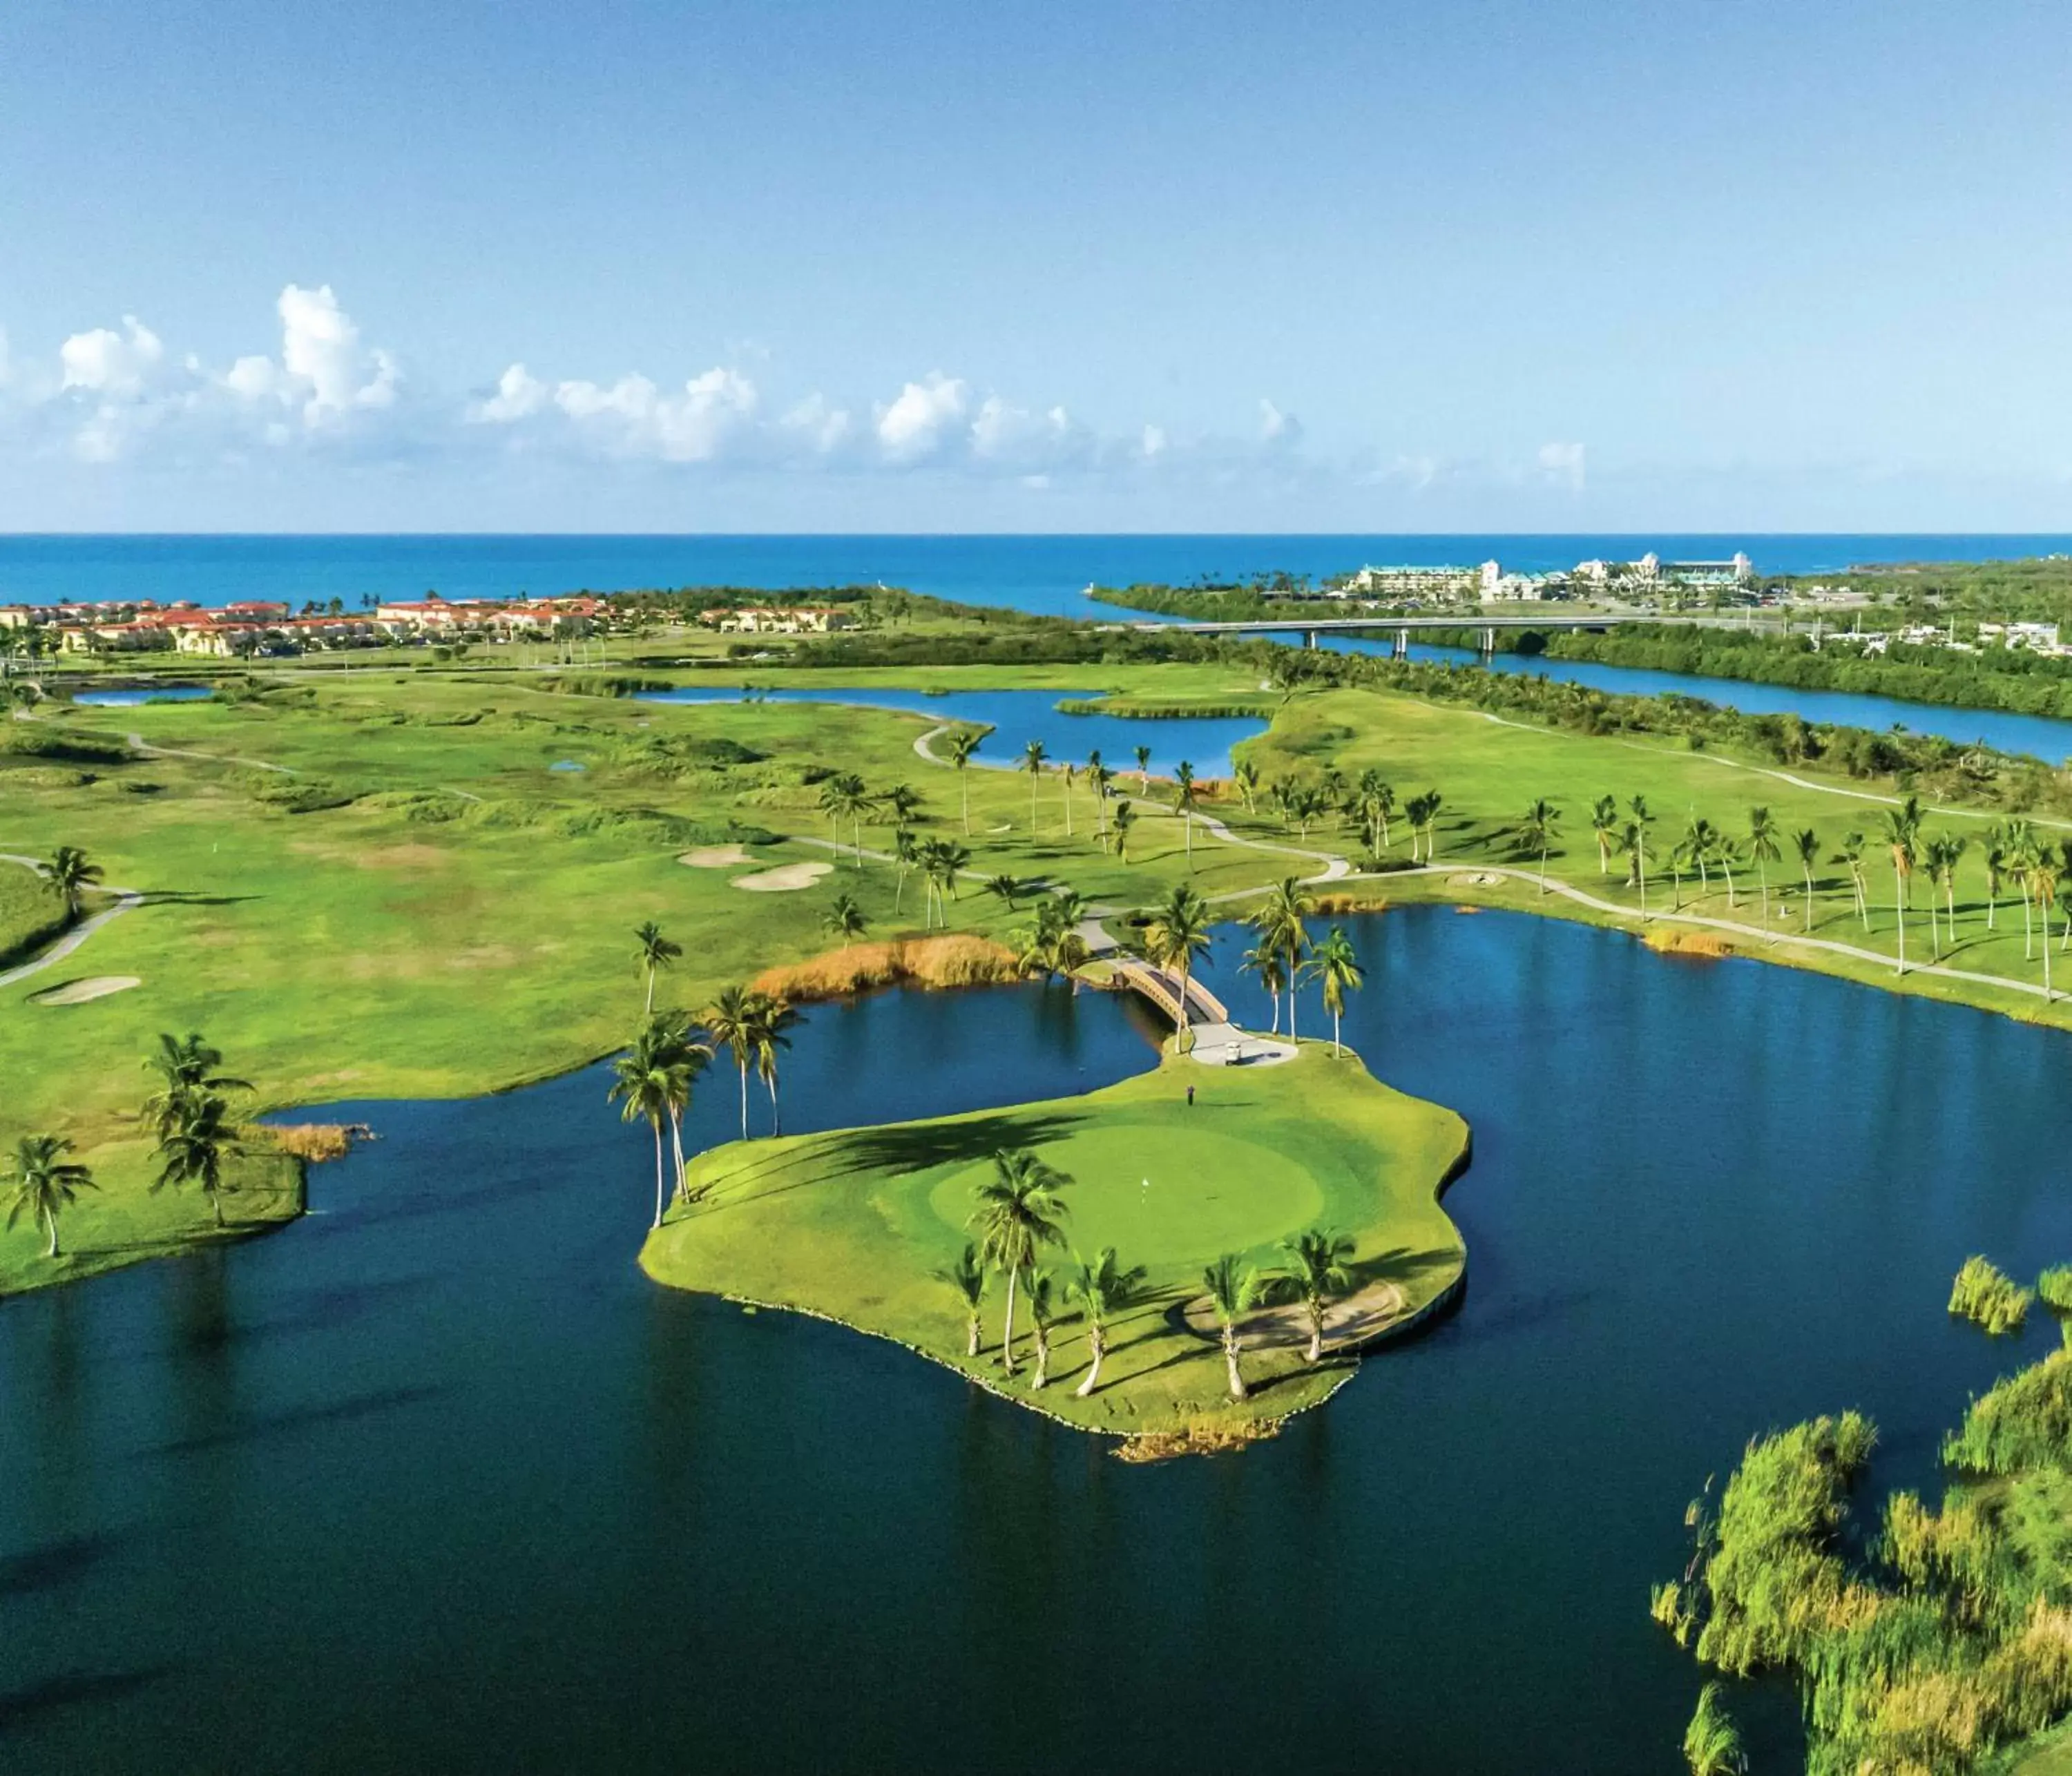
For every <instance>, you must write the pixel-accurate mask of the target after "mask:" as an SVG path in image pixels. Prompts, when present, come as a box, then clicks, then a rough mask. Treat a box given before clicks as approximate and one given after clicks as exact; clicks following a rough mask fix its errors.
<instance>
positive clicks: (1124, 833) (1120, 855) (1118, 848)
mask: <svg viewBox="0 0 2072 1776" xmlns="http://www.w3.org/2000/svg"><path fill="white" fill-rule="evenodd" d="M1114 824H1115V861H1116V862H1117V863H1127V862H1128V861H1129V858H1128V854H1127V853H1128V847H1129V829H1130V828H1132V827H1133V826H1134V825H1136V824H1137V810H1136V808H1133V806H1131V804H1129V803H1128V802H1127V801H1118V802H1117V803H1116V804H1115V822H1114Z"/></svg>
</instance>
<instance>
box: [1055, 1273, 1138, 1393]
mask: <svg viewBox="0 0 2072 1776" xmlns="http://www.w3.org/2000/svg"><path fill="white" fill-rule="evenodd" d="M1073 1260H1074V1262H1075V1264H1077V1265H1078V1266H1079V1268H1078V1269H1077V1270H1076V1271H1075V1272H1074V1273H1073V1275H1072V1276H1071V1279H1070V1280H1069V1281H1067V1283H1066V1285H1065V1293H1067V1296H1069V1297H1071V1299H1072V1300H1074V1301H1077V1302H1078V1303H1079V1312H1080V1314H1081V1316H1082V1317H1083V1318H1084V1319H1085V1321H1086V1322H1087V1374H1086V1379H1084V1380H1083V1381H1082V1382H1081V1383H1079V1386H1078V1387H1075V1388H1074V1389H1073V1390H1072V1392H1074V1393H1075V1394H1076V1395H1077V1396H1079V1398H1080V1399H1081V1400H1084V1399H1085V1398H1086V1397H1087V1395H1089V1394H1091V1392H1093V1391H1094V1389H1095V1388H1096V1387H1098V1386H1099V1385H1100V1367H1101V1359H1102V1358H1104V1357H1105V1356H1106V1355H1108V1325H1109V1322H1111V1321H1112V1319H1113V1318H1115V1316H1116V1315H1117V1314H1119V1313H1123V1312H1124V1311H1125V1310H1126V1309H1128V1308H1129V1307H1131V1306H1132V1305H1134V1303H1135V1301H1136V1300H1137V1294H1138V1292H1139V1291H1140V1290H1141V1289H1142V1287H1143V1285H1144V1275H1145V1272H1144V1267H1143V1266H1142V1265H1141V1264H1140V1265H1137V1266H1136V1267H1135V1268H1132V1269H1129V1270H1124V1268H1122V1267H1121V1266H1120V1264H1117V1263H1116V1257H1115V1248H1114V1247H1113V1246H1103V1247H1102V1248H1101V1249H1100V1251H1099V1252H1096V1253H1095V1254H1094V1261H1093V1262H1092V1263H1091V1264H1088V1263H1087V1261H1086V1260H1085V1259H1083V1258H1081V1257H1079V1256H1078V1254H1076V1253H1075V1254H1074V1255H1073Z"/></svg>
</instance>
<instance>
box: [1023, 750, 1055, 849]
mask: <svg viewBox="0 0 2072 1776" xmlns="http://www.w3.org/2000/svg"><path fill="white" fill-rule="evenodd" d="M1048 756H1049V754H1047V753H1046V751H1045V750H1044V746H1043V742H1042V741H1041V740H1031V741H1030V742H1029V744H1028V745H1027V746H1024V747H1023V748H1022V769H1023V770H1024V771H1027V772H1028V773H1029V836H1030V837H1031V838H1032V839H1033V838H1034V837H1035V836H1036V786H1037V785H1038V783H1041V782H1042V778H1043V761H1044V759H1046V757H1048Z"/></svg>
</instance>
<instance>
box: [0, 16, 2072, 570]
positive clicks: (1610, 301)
mask: <svg viewBox="0 0 2072 1776" xmlns="http://www.w3.org/2000/svg"><path fill="white" fill-rule="evenodd" d="M427 14H435V15H436V16H435V17H434V18H433V19H432V21H431V22H430V23H427V17H426V15H427ZM2068 76H2072V32H2068V31H2066V29H2065V28H2064V20H2063V15H2062V8H2058V7H2054V6H2045V5H2041V4H2012V3H2004V0H1974V3H1971V4H1967V6H1963V7H1961V8H1960V7H1955V6H1948V5H1947V4H1936V5H1927V4H1920V3H1914V0H1885V3H1883V4H1878V5H1869V4H1863V5H1859V4H1855V3H1851V0H1844V3H1835V4H1819V3H1815V4H1812V5H1805V4H1801V5H1797V6H1782V5H1772V4H1767V3H1758V0H1714V3H1712V4H1708V5H1707V6H1702V7H1699V6H1678V5H1672V4H1664V3H1660V0H1656V3H1651V4H1638V3H1634V0H1591V3H1589V4H1587V5H1585V4H1581V3H1576V0H1530V3H1528V0H1449V3H1446V4H1443V5H1441V4H1437V3H1432V4H1425V5H1419V6H1409V5H1403V4H1390V3H1387V0H1366V3H1363V4H1339V3H1338V0H1309V3H1308V4H1305V5H1304V6H1300V7H1289V8H1261V7H1259V6H1256V5H1252V6H1236V5H1226V4H1223V3H1222V0H1194V3H1191V4H1186V5H1170V6H1165V5H1159V6H1153V5H1138V6H1116V5H1114V4H1113V3H1112V0H1109V3H1108V4H1104V5H1083V4H1079V3H1077V0H1067V3H1053V4H1051V5H1049V6H1043V7H1022V8H1015V9H1008V8H1005V7H974V6H968V5H964V6H952V5H934V4H919V3H892V0H849V3H848V4H844V5H840V6H837V5H815V6H796V5H795V6H788V7H784V6H771V5H767V4H765V5H760V6H750V5H736V4H706V5H701V6H684V5H682V4H680V3H677V4H668V3H649V0H622V3H619V4H615V5H611V6H597V5H592V6H578V5H570V4H567V3H565V0H564V3H557V4H552V5H549V4H540V3H537V0H502V3H499V4H495V5H491V4H481V3H461V4H446V5H442V6H437V7H434V8H426V7H424V6H405V5H402V4H372V3H363V4H352V5H339V4H331V5H322V4H311V5H305V6H280V5H279V4H277V0H268V3H267V4H264V5H260V4H255V3H253V0H210V3H209V4H208V5H207V6H202V5H199V4H197V3H195V0H172V3H156V4H153V5H150V6H145V5H142V4H136V3H125V0H103V3H102V4H101V5H99V6H94V7H90V8H89V7H80V6H76V4H60V3H57V0H10V4H9V5H8V6H6V7H5V8H4V9H0V329H4V333H5V341H6V344H5V349H4V352H0V528H9V529H35V528H109V529H123V528H183V529H212V528H240V529H242V528H251V529H295V528H344V529H383V528H426V529H477V528H546V529H577V530H581V529H602V530H611V529H625V528H639V529H645V528H657V529H686V530H697V529H710V530H743V529H770V530H788V529H797V530H830V529H833V530H846V529H862V530H875V529H882V530H986V529H1013V530H1053V529H1059V530H1072V529H1124V530H1139V529H1148V530H1155V529H1197V528H1215V529H1227V528H1235V529H1255V530H1270V529H1295V530H1304V529H1318V528H1338V529H1349V530H1378V529H1392V528H1397V529H1407V530H1420V531H1429V530H1437V529H1444V528H1464V529H1495V528H1514V529H1536V530H1550V529H1569V528H1573V529H1609V528H1641V529H1647V528H1654V529H1674V528H1689V529H1716V530H1727V531H1731V530H1736V529H1748V530H1770V529H1782V528H1807V529H1876V528H1910V529H1928V528H1946V529H1990V528H2072V424H2068V419H2067V416H2068V414H2072V369H2068V352H2067V343H2066V342H2067V334H2068V323H2072V296H2068V294H2067V292H2068V291H2072V264H2069V263H2068V261H2072V238H2068V234H2067V231H2066V228H2065V225H2064V224H2065V220H2066V217H2067V216H2068V215H2072V201H2069V200H2072V139H2069V138H2072V113H2068V111H2067V108H2066V106H2065V105H2064V104H2063V102H2062V101H2063V94H2064V93H2065V92H2066V90H2068V85H2072V83H2069V82H2068Z"/></svg>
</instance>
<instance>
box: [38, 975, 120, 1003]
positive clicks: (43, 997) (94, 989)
mask: <svg viewBox="0 0 2072 1776" xmlns="http://www.w3.org/2000/svg"><path fill="white" fill-rule="evenodd" d="M143 984H144V983H143V982H142V980H139V979H138V977H137V976H135V975H134V974H97V975H94V976H92V977H91V978H90V979H88V980H68V981H67V982H66V983H65V984H64V985H63V986H61V987H51V988H49V989H47V990H45V991H44V992H42V993H31V995H30V1002H31V1004H33V1005H84V1004H85V1003H86V1002H87V1001H88V1000H89V999H105V998H106V997H108V996H109V994H110V993H127V992H128V991H129V989H131V988H132V987H141V986H142V985H143Z"/></svg>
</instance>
